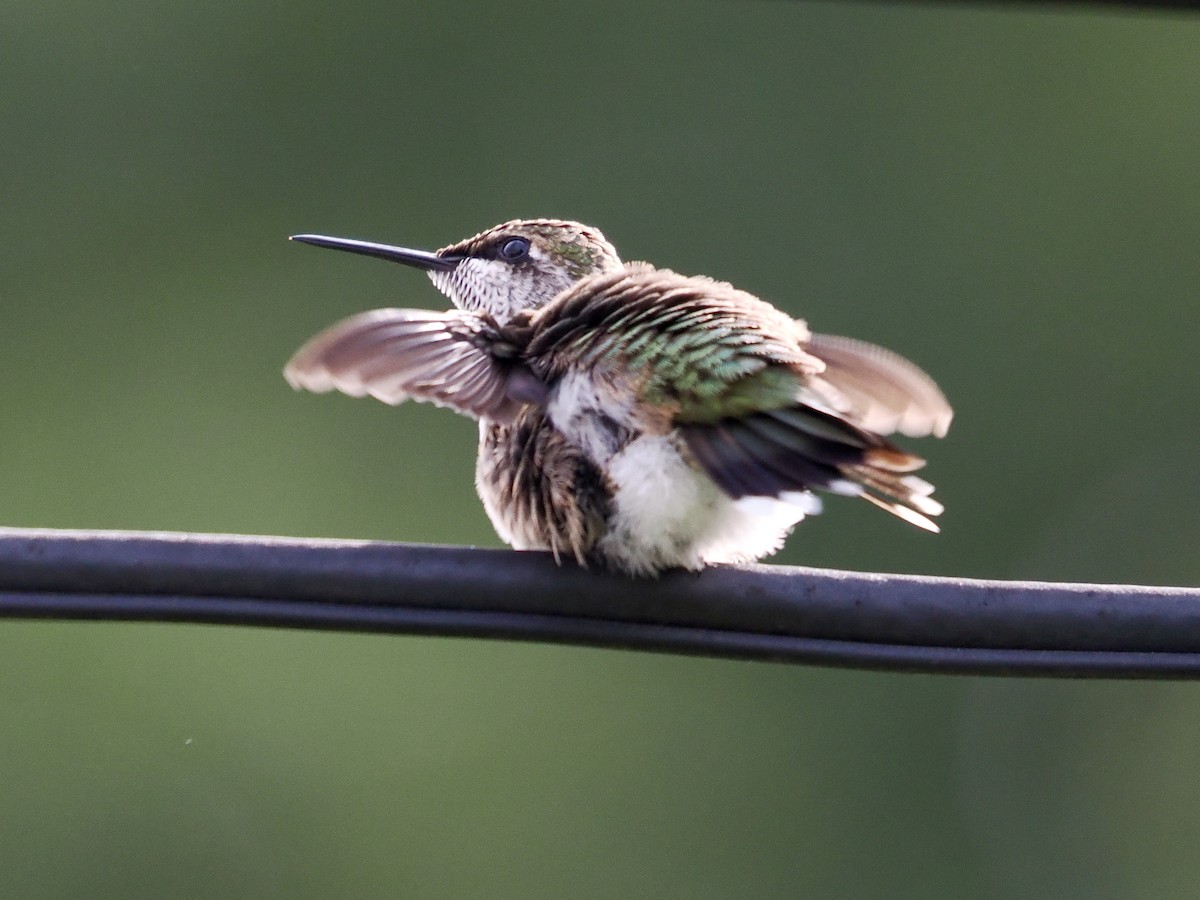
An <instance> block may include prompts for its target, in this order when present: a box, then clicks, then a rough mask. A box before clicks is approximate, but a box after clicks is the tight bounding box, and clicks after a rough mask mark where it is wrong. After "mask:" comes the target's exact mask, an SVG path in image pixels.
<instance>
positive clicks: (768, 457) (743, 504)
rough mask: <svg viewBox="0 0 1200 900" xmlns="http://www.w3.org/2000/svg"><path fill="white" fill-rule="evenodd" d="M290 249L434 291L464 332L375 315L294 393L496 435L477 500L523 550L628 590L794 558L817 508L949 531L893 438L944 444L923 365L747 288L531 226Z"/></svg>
mask: <svg viewBox="0 0 1200 900" xmlns="http://www.w3.org/2000/svg"><path fill="white" fill-rule="evenodd" d="M292 240H295V241H299V242H302V243H305V244H313V245H316V246H318V247H328V248H332V249H335V250H343V251H348V252H351V253H359V254H364V255H367V256H375V257H378V258H380V259H385V260H389V261H391V262H396V263H402V264H404V265H406V266H412V267H415V268H417V269H422V270H424V271H425V272H426V273H428V275H429V277H430V279H432V281H433V283H434V285H435V286H436V287H437V289H438V290H439V291H441V292H442V293H443V294H445V295H446V296H447V297H448V298H449V299H450V301H451V302H452V303H453V306H454V308H453V309H449V310H444V311H433V310H423V309H377V310H373V311H370V312H364V313H361V314H359V315H355V316H352V317H350V318H348V319H345V320H343V321H341V322H338V323H337V324H335V325H333V326H331V327H330V328H328V329H326V330H325V331H323V332H321V333H320V334H318V335H316V336H315V337H313V338H312V339H311V340H309V341H308V342H307V343H306V344H304V345H303V346H302V347H301V348H300V349H299V350H298V351H297V352H296V354H295V355H294V356H293V357H292V359H291V361H290V362H288V364H287V366H286V368H285V370H284V375H285V377H286V379H287V381H288V382H289V383H290V384H291V385H292V387H294V388H296V389H297V390H300V389H304V390H309V391H315V392H318V393H319V392H326V391H332V390H337V391H341V392H342V393H345V394H349V395H350V396H353V397H362V396H368V395H369V396H372V397H375V398H377V399H379V400H382V401H383V402H385V403H389V404H399V403H402V402H403V401H405V400H407V399H413V400H418V401H424V402H429V403H435V404H437V405H440V406H445V407H449V408H450V409H452V410H454V411H456V412H458V413H461V414H464V415H467V416H470V417H472V418H474V419H476V420H477V421H478V422H479V455H478V459H477V463H476V472H475V484H476V487H477V489H478V492H479V496H480V498H481V499H482V501H483V505H484V508H485V509H486V511H487V514H488V516H489V518H490V519H491V521H492V524H493V525H494V527H495V529H496V532H497V533H498V534H499V536H500V537H501V538H502V539H503V540H504V541H505V542H506V543H508V544H509V545H511V546H512V547H514V548H515V549H518V550H549V551H550V552H551V553H552V554H553V555H554V558H555V560H556V561H559V562H560V563H561V561H562V559H563V558H564V557H573V558H574V559H575V560H576V561H577V562H578V563H579V564H580V565H583V566H593V567H596V568H599V569H603V570H609V571H617V572H621V573H624V574H626V575H630V576H655V575H657V574H659V573H660V572H663V571H665V570H668V569H675V568H683V569H690V570H700V569H702V568H704V567H705V566H708V565H712V564H718V563H739V562H751V561H755V560H758V559H761V558H762V557H765V556H767V555H769V554H771V553H774V552H775V551H777V550H778V549H779V548H780V547H781V546H782V545H783V542H784V540H785V538H786V537H787V535H788V534H789V533H790V532H791V530H792V528H793V526H795V525H796V523H797V522H799V521H800V520H801V519H803V518H804V517H805V516H808V515H812V514H815V513H817V512H820V510H821V499H820V498H819V497H818V496H817V494H816V493H814V492H817V491H820V492H823V493H829V494H842V495H848V496H855V497H861V498H863V499H864V500H866V501H869V502H870V503H873V504H875V505H876V506H878V507H881V508H882V509H884V510H886V511H888V512H890V513H892V514H893V515H895V516H897V517H899V518H901V519H904V520H905V521H907V522H910V523H912V524H913V525H917V526H919V527H921V528H924V529H926V530H929V531H935V532H936V531H937V530H938V528H937V526H936V525H935V524H934V522H933V517H936V516H938V515H939V514H940V513H941V512H942V505H941V504H940V503H938V502H937V501H936V500H934V499H933V497H932V496H931V495H932V493H933V486H932V485H931V484H930V483H929V482H927V481H925V480H923V479H921V478H919V477H917V475H915V474H914V473H915V472H916V471H917V470H918V469H920V468H921V467H922V466H923V465H924V460H923V459H921V458H920V457H918V456H915V455H913V454H911V453H909V452H908V451H906V450H904V449H902V448H901V447H899V446H898V445H896V444H895V443H893V442H892V441H891V440H889V438H888V435H891V434H893V433H900V434H903V435H906V436H909V437H921V436H926V435H935V436H938V437H941V436H943V435H945V433H946V431H947V429H948V428H949V426H950V420H951V418H952V416H953V413H952V410H951V408H950V405H949V404H948V403H947V401H946V398H945V396H944V395H943V394H942V392H941V390H940V389H939V388H938V386H937V385H936V384H935V383H934V381H933V380H932V379H931V378H930V377H929V376H928V375H926V374H925V373H924V372H923V371H922V370H921V369H919V368H918V367H917V366H916V365H914V364H913V363H911V362H909V361H908V360H906V359H904V358H903V357H901V356H898V355H897V354H895V353H893V352H891V351H890V350H885V349H883V348H882V347H878V346H876V345H874V344H869V343H866V342H863V341H858V340H854V339H851V338H845V337H836V336H831V335H823V334H815V333H813V332H811V331H810V330H809V328H808V326H807V325H806V324H805V322H803V321H802V320H799V319H794V318H792V317H791V316H789V315H787V314H785V313H784V312H782V311H780V310H779V309H777V308H776V307H774V306H772V305H771V304H770V303H768V302H766V301H764V300H760V299H759V298H758V297H755V296H753V295H752V294H749V293H747V292H745V291H741V290H738V289H737V288H735V287H733V286H732V285H730V284H727V283H725V282H721V281H716V280H714V279H712V278H708V277H706V276H685V275H680V274H677V273H675V272H673V271H671V270H669V269H662V268H657V267H655V266H653V265H650V264H648V263H644V262H630V263H626V262H622V260H621V258H620V256H619V255H618V253H617V251H616V249H615V248H614V247H613V245H612V244H610V243H609V242H608V240H607V239H606V238H605V237H604V235H603V234H601V233H600V231H598V230H597V229H595V228H592V227H589V226H587V225H582V224H580V223H578V222H570V221H564V220H558V219H528V220H514V221H510V222H505V223H503V224H501V225H497V226H495V227H494V228H490V229H488V230H487V231H483V232H481V233H479V234H477V235H475V236H474V237H470V238H467V239H466V240H463V241H459V242H458V243H455V244H451V245H449V246H447V247H443V248H442V249H440V250H437V251H435V252H430V251H426V250H411V249H407V248H404V247H395V246H391V245H388V244H378V243H373V242H370V241H360V240H351V239H347V238H338V237H326V236H324V235H315V234H300V235H294V236H293V237H292Z"/></svg>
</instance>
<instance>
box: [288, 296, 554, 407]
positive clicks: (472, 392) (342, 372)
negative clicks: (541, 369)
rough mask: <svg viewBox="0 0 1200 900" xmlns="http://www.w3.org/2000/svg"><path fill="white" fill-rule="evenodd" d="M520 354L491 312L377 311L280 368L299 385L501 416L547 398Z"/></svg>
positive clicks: (330, 333) (326, 335)
mask: <svg viewBox="0 0 1200 900" xmlns="http://www.w3.org/2000/svg"><path fill="white" fill-rule="evenodd" d="M517 357H518V351H517V350H516V348H514V347H513V346H511V345H510V344H508V343H507V342H506V341H505V339H504V337H503V335H501V333H500V331H499V329H498V328H497V327H496V325H495V323H494V322H493V321H492V320H491V319H490V318H488V317H485V316H481V315H478V314H476V313H472V312H465V311H462V310H450V311H448V312H434V311H431V310H419V309H376V310H372V311H371V312H365V313H361V314H359V315H356V316H352V317H350V318H349V319H345V320H343V321H341V322H338V323H337V324H336V325H333V326H331V327H330V328H327V329H326V330H325V331H322V332H321V333H320V334H318V335H317V336H316V337H314V338H312V339H311V340H310V341H308V343H306V344H305V345H304V346H303V347H301V348H300V349H299V350H298V351H296V354H295V355H294V356H293V357H292V358H291V360H290V361H289V362H288V364H287V366H286V367H285V368H284V370H283V374H284V377H285V378H286V379H287V381H288V384H290V385H291V386H292V387H294V388H296V389H297V390H309V391H313V392H315V393H324V392H326V391H333V390H337V391H341V392H342V393H344V394H349V395H350V396H352V397H365V396H371V397H374V398H376V399H377V400H382V401H383V402H384V403H390V404H393V405H394V404H398V403H403V402H404V401H405V400H407V399H409V398H412V399H413V400H419V401H424V402H428V403H435V404H437V405H438V406H446V407H449V408H450V409H453V410H454V411H455V412H459V413H463V414H464V415H469V416H472V417H474V418H477V419H478V418H488V419H492V420H494V421H498V422H506V421H510V420H511V419H512V418H513V417H514V416H515V415H516V414H517V412H518V411H519V410H520V409H521V408H522V407H524V406H526V405H528V404H530V403H538V402H540V401H541V400H542V399H543V398H544V396H545V390H546V389H545V385H543V384H542V383H541V382H540V381H538V380H537V378H536V377H535V376H534V375H533V374H532V373H531V372H529V371H528V370H527V369H526V368H525V367H524V365H522V364H521V362H520V361H519V359H518V358H517Z"/></svg>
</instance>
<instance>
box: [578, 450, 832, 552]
mask: <svg viewBox="0 0 1200 900" xmlns="http://www.w3.org/2000/svg"><path fill="white" fill-rule="evenodd" d="M607 471H608V476H609V480H610V484H611V485H612V487H613V489H614V493H613V499H612V517H611V519H610V520H609V528H608V531H607V533H606V534H605V535H604V537H602V538H601V539H600V542H599V544H598V546H597V548H596V549H597V550H598V551H599V552H600V553H601V554H602V555H603V556H604V557H606V558H607V559H608V560H610V561H611V563H612V564H613V565H615V566H617V567H619V568H622V569H625V570H626V571H630V572H633V573H634V574H640V575H649V574H653V573H655V572H658V571H661V570H662V569H666V568H676V567H680V566H681V567H683V568H687V569H700V568H702V567H704V566H705V565H710V564H712V563H737V562H752V561H754V560H756V559H761V558H762V557H764V556H767V555H768V554H770V553H774V552H775V551H776V550H778V549H779V548H780V547H781V546H782V545H783V542H784V539H785V538H786V537H787V535H788V532H790V531H791V530H792V526H794V525H795V524H796V523H797V522H799V521H800V520H801V519H803V518H804V516H805V515H807V514H812V513H817V512H819V511H820V508H821V503H820V500H818V499H817V498H816V497H815V496H813V495H812V494H807V493H805V494H791V495H788V497H787V499H786V500H785V499H774V498H771V497H745V498H742V499H741V500H733V499H731V498H729V497H728V496H726V495H725V494H724V493H723V492H722V491H721V490H720V489H719V488H718V487H717V486H716V485H715V484H713V483H712V481H710V480H709V479H708V478H707V477H706V476H705V475H704V474H703V473H701V472H699V471H697V470H696V469H695V468H693V467H692V466H691V465H689V464H688V462H687V461H686V460H685V459H684V458H683V456H682V455H681V454H680V452H679V449H678V444H677V441H676V438H675V437H674V436H673V435H666V436H650V435H643V436H642V437H639V438H636V439H634V440H633V441H632V442H630V443H629V444H628V445H627V446H626V447H625V448H624V449H623V450H621V451H620V452H618V453H616V454H615V455H614V456H612V457H611V458H610V460H609V463H608V469H607Z"/></svg>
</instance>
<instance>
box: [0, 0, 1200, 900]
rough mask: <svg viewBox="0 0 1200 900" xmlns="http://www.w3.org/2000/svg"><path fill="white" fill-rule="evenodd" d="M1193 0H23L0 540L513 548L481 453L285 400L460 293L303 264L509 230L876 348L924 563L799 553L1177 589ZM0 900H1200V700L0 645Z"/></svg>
mask: <svg viewBox="0 0 1200 900" xmlns="http://www.w3.org/2000/svg"><path fill="white" fill-rule="evenodd" d="M1198 42H1200V18H1197V17H1196V16H1194V15H1171V14H1162V13H1157V14H1156V13H1137V14H1132V13H1121V12H1114V11H1103V10H1100V9H1080V10H1057V11H1054V12H1045V11H1038V10H1037V9H1027V8H1024V7H1022V8H1021V9H1020V10H1018V11H1008V10H1005V9H1002V8H1001V7H1000V5H999V4H997V5H992V6H988V5H970V4H964V5H962V6H961V7H960V6H953V5H940V4H913V5H907V4H895V5H889V4H879V3H858V4H850V3H794V4H785V3H774V4H745V3H743V4H711V3H704V4H691V3H689V4H681V3H672V4H668V3H662V2H650V3H644V2H639V3H629V4H625V5H620V4H605V5H584V4H577V5H573V6H570V7H568V6H567V5H565V4H547V3H537V2H533V3H524V4H508V5H503V4H502V5H495V4H482V3H480V4H461V3H440V4H436V5H434V4H415V3H402V2H390V3H372V2H357V0H349V2H346V3H338V4H319V3H311V2H303V0H301V2H289V3H283V2H276V0H251V2H237V3H234V2H227V0H226V2H209V3H199V4H158V3H150V2H144V0H143V2H127V3H122V4H117V5H114V4H83V3H78V2H72V0H64V2H47V3H24V4H11V3H10V4H7V5H6V6H5V9H4V27H3V29H2V30H0V84H3V90H2V92H0V134H2V135H3V140H2V141H0V203H2V205H0V210H2V214H0V303H2V306H0V309H2V311H3V327H2V328H0V384H2V385H3V391H2V392H0V398H2V399H0V408H2V409H3V416H4V423H5V427H4V433H3V436H2V437H0V519H2V521H3V522H4V523H5V524H11V525H18V526H47V527H68V528H95V527H98V528H133V529H171V530H195V531H221V532H248V533H279V534H295V535H329V536H348V537H366V538H384V539H399V540H408V541H429V542H446V543H456V544H478V545H483V546H495V545H497V541H496V538H495V537H494V535H493V534H492V531H491V528H490V526H489V524H488V522H487V520H486V518H485V516H484V514H483V512H482V510H481V508H480V507H479V504H478V502H477V501H476V499H475V497H474V492H473V488H472V483H471V469H472V460H473V455H474V446H473V444H474V430H473V426H472V424H471V423H470V422H468V421H466V420H462V419H458V418H456V417H454V416H452V415H451V414H449V413H447V412H446V411H444V410H436V409H431V408H426V407H416V406H411V407H404V408H401V409H398V410H393V409H388V408H386V407H384V406H382V405H379V404H373V403H369V402H365V401H358V402H356V401H351V400H349V399H346V398H342V397H313V396H306V395H299V394H294V393H292V392H291V391H290V390H289V389H288V388H287V386H286V385H285V384H284V382H283V380H282V378H281V375H280V369H281V367H282V364H283V362H284V361H285V360H286V359H287V357H288V356H289V355H290V353H291V352H292V351H293V350H294V349H295V348H296V347H297V346H298V345H299V344H300V343H301V342H302V341H303V340H304V339H306V338H307V337H308V336H309V335H310V334H312V333H313V332H315V331H316V330H317V329H319V328H321V327H323V326H325V325H327V324H329V323H330V322H332V321H334V320H335V319H337V318H339V317H341V316H344V315H347V314H350V313H352V312H355V311H359V310H362V309H367V308H371V307H376V306H386V305H401V306H422V305H428V306H439V305H441V304H442V303H443V301H442V299H441V298H440V296H438V295H437V294H436V293H435V292H434V290H433V288H432V287H431V286H430V285H429V284H428V282H427V281H426V280H425V279H424V278H423V277H421V276H420V275H419V274H418V273H415V272H412V271H408V270H404V269H401V268H398V267H394V266H385V265H383V264H381V263H377V262H372V261H368V260H363V259H360V258H354V257H349V256H342V255H338V254H331V253H325V252H318V251H316V250H312V249H310V248H304V247H298V246H295V245H289V244H288V243H287V242H286V241H285V240H284V238H285V236H286V235H287V234H289V233H294V232H298V231H321V232H325V233H331V234H341V235H346V236H354V237H366V238H373V239H377V240H383V241H389V242H394V243H406V244H409V245H412V246H426V247H436V246H440V245H442V244H445V243H448V242H450V241H452V240H455V239H458V238H460V237H463V236H465V235H467V234H470V233H473V232H475V231H477V230H479V229H481V228H484V227H487V226H489V225H491V224H494V223H495V222H499V221H502V220H504V219H508V218H512V217H519V216H520V217H524V216H539V215H547V216H563V217H570V218H576V219H581V220H583V221H586V222H589V223H592V224H595V225H598V226H600V227H601V228H603V229H604V231H605V232H606V234H607V235H608V236H609V237H610V238H611V239H612V240H613V241H614V243H616V245H617V246H618V247H619V248H620V249H621V251H622V253H623V255H624V256H625V257H626V258H629V259H636V258H646V259H650V260H653V261H654V262H656V263H659V264H662V265H666V266H670V267H672V268H675V269H677V270H680V271H683V272H689V273H694V272H703V273H707V274H710V275H714V276H718V277H720V278H723V279H728V280H730V281H733V282H734V283H736V284H737V285H739V286H740V287H743V288H746V289H748V290H751V291H754V292H756V293H758V294H760V295H762V296H764V297H766V298H769V299H771V300H772V301H774V302H776V303H778V304H779V305H781V306H783V307H785V308H786V309H788V310H791V311H793V312H794V313H795V314H797V315H802V316H805V317H807V318H808V319H809V320H810V322H812V323H813V325H814V327H815V328H817V329H818V330H821V331H829V332H834V333H845V334H851V335H856V336H859V337H862V338H866V339H869V340H876V341H880V342H884V343H887V344H889V345H890V346H893V347H894V348H896V349H897V350H899V351H901V352H903V353H905V354H908V355H910V356H912V357H913V358H914V359H916V360H918V361H919V362H920V363H921V364H922V365H924V366H925V367H927V368H928V369H929V370H930V371H931V372H932V373H934V374H935V375H936V377H937V378H938V379H939V381H940V382H941V383H942V384H943V386H944V387H945V389H946V391H947V393H948V394H949V396H950V397H951V399H952V400H953V401H954V402H955V405H956V407H957V409H958V412H959V416H958V419H957V420H956V423H955V427H954V428H953V429H952V431H951V434H950V437H949V438H948V439H947V440H946V441H944V442H941V443H934V442H924V443H922V445H921V447H920V449H921V451H922V452H924V453H926V454H927V455H928V457H929V458H930V460H931V462H930V467H929V470H928V471H929V474H930V477H931V478H932V479H933V480H935V481H936V482H937V484H938V487H939V496H940V497H941V498H942V499H943V500H944V501H945V502H946V504H947V506H948V513H947V515H946V516H945V518H944V533H943V534H942V535H941V536H940V537H937V538H933V537H930V536H928V535H926V534H923V533H919V532H917V531H916V530H915V529H908V528H905V527H903V526H901V525H900V524H898V523H896V522H894V521H891V520H889V519H888V517H886V516H883V515H881V514H879V513H878V512H877V511H875V510H872V509H870V508H868V507H867V506H866V504H861V505H859V504H854V503H850V502H841V503H839V502H836V501H835V502H831V503H829V504H828V508H827V512H826V514H825V515H824V516H822V517H821V518H820V519H818V520H815V521H813V522H810V523H807V524H805V525H804V526H803V527H802V528H801V529H800V530H799V531H798V532H797V533H796V534H795V535H794V536H793V538H792V539H791V541H790V543H789V546H788V548H787V550H786V552H785V553H783V554H781V555H780V556H779V557H778V560H779V561H781V562H804V563H808V564H813V565H822V566H836V567H846V568H860V569H869V570H882V571H889V570H890V571H909V572H926V573H934V574H958V575H969V576H987V577H1021V578H1025V577H1033V578H1045V579H1079V580H1093V581H1110V580H1111V581H1133V582H1151V583H1168V584H1195V583H1197V582H1198V581H1200V557H1198V555H1197V552H1196V551H1197V547H1198V545H1200V513H1198V512H1197V510H1198V509H1200V478H1198V477H1197V474H1196V446H1197V443H1198V442H1200V420H1198V417H1197V409H1198V408H1200V380H1198V379H1197V376H1196V358H1197V357H1196V352H1197V351H1196V344H1197V334H1200V305H1198V304H1197V285H1200V254H1198V253H1197V247H1198V246H1200V212H1198V210H1200V166H1197V162H1196V161H1197V155H1198V144H1200V53H1198V52H1197V46H1198ZM0 686H2V689H0V893H2V894H3V895H5V896H12V897H16V896H22V897H34V896H38V897H41V896H45V897H60V896H61V897H67V896H76V897H77V896H91V897H108V896H112V897H132V896H138V897H167V896H247V897H250V896H253V897H332V896H345V897H350V896H356V897H367V896H380V897H382V896H404V897H465V896H477V897H513V898H535V897H563V896H569V897H598V898H599V897H618V896H636V897H680V898H682V897H687V898H699V897H732V896H746V897H795V896H804V897H814V898H824V897H828V898H846V897H889V898H941V897H945V898H960V897H973V898H996V900H1001V898H1038V897H1048V898H1069V897H1080V898H1089V900H1095V898H1130V897H1155V898H1169V897H1180V898H1184V897H1187V898H1190V897H1194V896H1195V895H1196V893H1197V889H1198V887H1200V864H1198V863H1197V858H1196V854H1195V852H1194V847H1195V842H1196V835H1197V828H1198V826H1200V754H1198V753H1197V749H1196V748H1197V746H1198V743H1197V741H1198V739H1200V704H1198V703H1197V701H1198V700H1200V693H1198V691H1200V688H1197V687H1196V686H1193V685H1167V684H1121V683H1076V682H1041V681H1023V680H1007V681H990V680H984V679H970V678H951V677H918V676H886V675H874V674H862V673H849V672H838V671H823V670H811V669H804V668H790V667H784V666H775V665H766V664H750V663H737V662H728V661H711V660H697V659H682V658H672V657H655V656H651V655H639V654H626V653H613V652H600V651H591V650H583V649H571V648H552V647H537V646H523V645H506V644H494V643H493V644H489V643H470V642H450V641H443V640H432V639H407V638H392V637H367V636H347V635H322V634H300V633H287V632H274V631H252V630H235V629H228V628H205V627H163V626H143V625H95V624H91V625H89V624H67V625H51V624H32V623H26V624H21V623H12V622H8V623H0Z"/></svg>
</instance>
